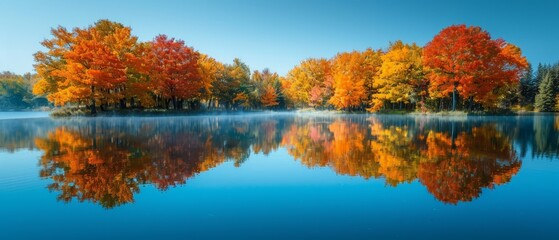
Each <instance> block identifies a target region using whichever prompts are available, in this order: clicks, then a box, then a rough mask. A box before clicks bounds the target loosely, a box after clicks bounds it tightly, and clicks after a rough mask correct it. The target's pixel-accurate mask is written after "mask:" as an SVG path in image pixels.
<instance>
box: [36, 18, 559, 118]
mask: <svg viewBox="0 0 559 240" xmlns="http://www.w3.org/2000/svg"><path fill="white" fill-rule="evenodd" d="M51 33H52V38H50V39H47V40H44V41H43V42H42V45H43V46H44V47H45V48H46V50H45V51H39V52H37V53H36V54H35V55H34V56H35V62H36V64H35V70H36V72H37V75H38V77H39V80H38V81H37V83H36V84H34V86H33V93H34V94H36V95H38V96H45V97H46V98H47V99H48V100H49V101H50V102H52V103H53V104H54V105H56V106H65V105H73V106H79V107H84V108H85V107H87V108H88V109H89V110H90V111H91V113H96V112H97V109H101V110H109V109H128V108H140V109H149V108H157V109H180V110H199V109H202V108H204V109H227V110H230V109H233V110H235V109H237V110H238V109H244V110H249V109H295V108H317V109H338V110H345V111H373V112H377V111H392V110H402V111H422V112H428V111H429V112H436V111H447V110H464V111H502V110H521V109H526V110H534V109H535V110H537V111H557V110H558V109H559V105H558V102H559V101H557V98H558V92H559V90H558V89H557V85H558V84H557V83H558V81H559V80H557V79H559V74H558V73H559V70H558V69H559V67H558V66H557V65H553V66H548V65H541V66H540V67H538V69H537V71H536V72H535V74H534V73H533V72H532V68H531V66H530V64H529V63H528V61H527V60H526V58H525V57H524V56H523V55H522V52H521V49H520V48H519V47H517V46H515V45H513V44H511V43H508V42H506V41H505V40H503V39H493V38H491V36H490V34H489V33H488V32H487V31H485V30H483V29H481V28H480V27H476V26H466V25H453V26H449V27H447V28H445V29H443V30H442V31H441V32H440V33H438V34H437V35H436V36H435V37H434V38H433V39H432V40H431V41H430V42H429V43H427V44H426V45H425V46H423V47H421V46H418V45H417V44H415V43H411V44H408V43H404V42H402V41H395V42H392V43H390V44H389V47H388V48H387V49H377V50H373V49H366V50H364V51H352V52H342V53H338V54H337V55H336V56H334V57H332V58H330V59H324V58H309V59H306V60H304V61H302V62H301V63H300V64H298V65H297V66H295V67H294V68H293V69H291V70H290V71H289V72H288V73H287V75H286V76H281V77H280V76H279V75H278V74H277V73H274V72H271V71H270V70H268V69H264V70H262V71H254V72H251V71H250V68H249V67H248V66H247V65H246V64H245V63H243V62H242V61H241V60H239V59H235V60H234V61H233V62H232V63H230V64H224V63H221V62H219V61H217V60H216V59H214V58H212V57H210V56H208V55H205V54H203V53H200V52H198V51H196V50H195V49H194V48H192V47H190V46H187V45H186V44H185V42H184V41H182V40H178V39H175V38H170V37H167V36H166V35H159V36H156V37H155V38H154V39H153V40H152V41H148V42H140V41H139V40H138V38H137V37H136V36H134V35H132V32H131V28H130V27H127V26H124V25H123V24H121V23H117V22H112V21H109V20H100V21H98V22H96V23H95V24H93V25H91V26H88V27H86V28H74V29H73V30H71V31H70V30H68V29H66V28H64V27H60V26H59V27H57V28H54V29H52V31H51Z"/></svg>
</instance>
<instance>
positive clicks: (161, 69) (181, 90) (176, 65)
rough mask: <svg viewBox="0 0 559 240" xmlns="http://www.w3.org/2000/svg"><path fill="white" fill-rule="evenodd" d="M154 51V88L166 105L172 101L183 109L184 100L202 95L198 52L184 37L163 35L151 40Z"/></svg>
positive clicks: (173, 104)
mask: <svg viewBox="0 0 559 240" xmlns="http://www.w3.org/2000/svg"><path fill="white" fill-rule="evenodd" d="M150 54H151V55H150V58H151V59H150V60H151V64H152V65H151V66H152V69H151V71H152V72H151V76H152V79H153V81H154V85H155V86H156V87H155V89H154V90H155V93H156V94H157V95H158V98H159V99H160V100H161V101H162V104H163V106H164V107H166V108H168V107H169V105H170V103H172V106H173V109H182V108H183V102H184V101H188V100H193V99H194V98H196V97H199V96H200V95H199V94H200V89H201V88H202V87H203V84H202V81H201V80H200V72H199V70H198V58H199V56H200V54H199V53H198V52H196V51H195V50H194V49H193V48H191V47H188V46H186V45H185V43H184V41H182V40H176V39H174V38H168V37H167V36H165V35H159V36H157V37H155V39H154V40H153V41H152V43H151V53H150Z"/></svg>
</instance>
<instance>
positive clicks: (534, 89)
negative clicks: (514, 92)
mask: <svg viewBox="0 0 559 240" xmlns="http://www.w3.org/2000/svg"><path fill="white" fill-rule="evenodd" d="M518 92H519V94H520V105H521V106H533V105H534V101H535V98H536V95H537V94H538V84H537V83H536V78H535V77H534V73H533V70H532V65H531V64H529V65H528V69H527V70H526V72H525V73H524V76H522V78H521V79H520V84H519V89H518Z"/></svg>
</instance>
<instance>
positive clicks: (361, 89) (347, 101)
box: [328, 51, 368, 110]
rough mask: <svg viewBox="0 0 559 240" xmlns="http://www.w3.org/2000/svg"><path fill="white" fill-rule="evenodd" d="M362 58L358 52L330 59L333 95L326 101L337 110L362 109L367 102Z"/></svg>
mask: <svg viewBox="0 0 559 240" xmlns="http://www.w3.org/2000/svg"><path fill="white" fill-rule="evenodd" d="M365 68H366V65H365V63H364V56H363V54H361V53H360V52H358V51H353V52H348V53H340V54H338V55H336V57H334V59H332V71H333V79H334V95H333V96H332V97H331V98H330V100H329V101H328V102H329V103H330V104H332V105H333V106H334V107H336V108H337V109H344V110H352V109H359V108H362V107H363V103H364V102H365V101H366V100H367V92H366V89H365V83H366V79H365V75H367V74H368V72H366V71H365Z"/></svg>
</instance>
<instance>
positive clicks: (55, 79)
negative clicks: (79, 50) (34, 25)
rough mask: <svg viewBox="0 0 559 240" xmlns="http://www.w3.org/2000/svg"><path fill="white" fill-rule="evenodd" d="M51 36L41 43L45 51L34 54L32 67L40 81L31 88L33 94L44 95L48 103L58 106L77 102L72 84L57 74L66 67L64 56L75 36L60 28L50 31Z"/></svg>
mask: <svg viewBox="0 0 559 240" xmlns="http://www.w3.org/2000/svg"><path fill="white" fill-rule="evenodd" d="M51 34H52V36H53V38H52V39H46V40H44V41H43V42H41V45H43V46H44V47H45V48H46V49H47V51H44V52H43V51H39V52H37V53H35V54H34V58H35V62H36V64H35V65H34V67H35V71H37V75H38V76H39V77H40V80H39V81H38V82H37V83H36V84H35V85H34V86H33V94H35V95H46V96H47V98H48V100H49V101H51V102H53V103H54V104H55V105H58V106H60V105H64V104H66V103H67V102H74V101H77V100H78V99H77V98H76V95H75V94H74V92H75V89H74V87H73V85H72V82H70V81H67V79H65V78H63V77H60V76H59V75H58V74H57V72H59V71H61V70H62V69H64V67H65V66H66V61H65V60H64V54H66V53H67V52H69V51H70V50H71V49H70V47H71V46H72V45H73V44H74V42H75V41H76V40H75V38H76V36H75V33H73V32H71V31H68V30H67V29H66V28H64V27H60V26H59V27H57V28H54V29H51ZM63 90H64V91H63Z"/></svg>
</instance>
